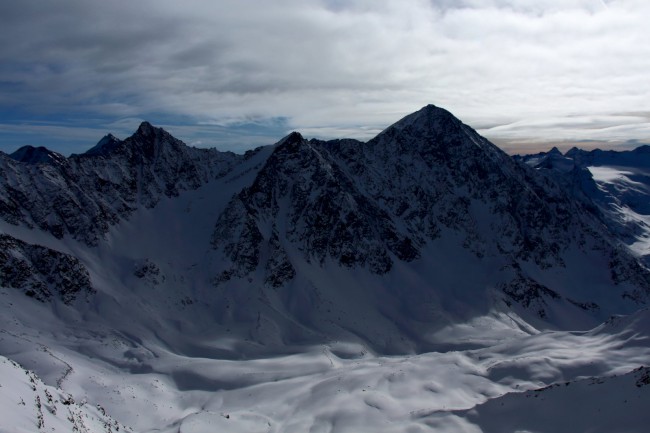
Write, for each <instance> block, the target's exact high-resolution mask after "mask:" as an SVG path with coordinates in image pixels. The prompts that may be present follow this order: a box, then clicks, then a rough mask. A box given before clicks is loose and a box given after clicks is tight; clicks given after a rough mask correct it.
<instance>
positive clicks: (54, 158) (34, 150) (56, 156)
mask: <svg viewBox="0 0 650 433" xmlns="http://www.w3.org/2000/svg"><path fill="white" fill-rule="evenodd" d="M9 157H10V158H13V159H15V160H16V161H19V162H24V163H26V164H54V165H56V164H60V163H61V162H62V161H64V160H65V157H64V156H63V155H61V154H60V153H56V152H52V151H51V150H49V149H46V148H45V147H42V146H39V147H34V146H23V147H21V148H20V149H18V150H17V151H15V152H14V153H12V154H10V155H9Z"/></svg>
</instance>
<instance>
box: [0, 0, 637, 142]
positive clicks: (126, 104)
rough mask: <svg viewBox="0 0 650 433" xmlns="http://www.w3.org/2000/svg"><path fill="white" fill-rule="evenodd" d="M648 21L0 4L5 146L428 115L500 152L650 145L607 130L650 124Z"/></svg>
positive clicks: (283, 6) (565, 15)
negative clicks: (469, 127)
mask: <svg viewBox="0 0 650 433" xmlns="http://www.w3.org/2000/svg"><path fill="white" fill-rule="evenodd" d="M649 19H650V5H648V3H647V2H645V1H636V0H618V1H606V2H605V1H601V0H593V1H592V0H539V1H536V2H521V1H516V0H482V1H478V0H463V1H453V2H452V1H447V0H430V1H427V0H400V1H398V0H373V1H370V0H350V1H345V2H344V1H339V0H320V1H319V0H278V1H274V2H263V1H259V0H239V1H234V0H220V1H218V2H214V1H207V0H206V1H197V0H189V1H184V2H177V1H171V0H155V1H154V0H139V1H137V2H134V1H124V0H116V1H110V2H95V1H87V0H86V1H81V0H77V1H73V0H60V1H56V2H44V1H40V0H39V1H35V0H21V1H19V2H3V3H1V4H0V38H2V39H1V40H2V41H3V43H2V44H0V115H2V116H3V118H0V124H4V125H3V126H2V125H0V140H1V144H0V145H1V146H6V145H7V144H8V143H7V141H8V140H10V138H11V140H16V138H17V137H19V135H18V134H20V132H19V131H15V130H16V127H17V125H26V126H24V127H25V128H28V127H29V125H35V123H34V122H35V121H38V122H41V123H42V121H43V119H49V121H51V122H53V123H54V126H56V127H57V128H59V129H54V130H53V131H59V132H53V134H54V135H53V136H52V137H59V138H60V139H61V140H63V139H64V138H65V137H66V134H71V133H72V132H73V131H74V128H76V127H77V122H79V121H81V120H84V119H90V118H92V119H93V122H92V125H94V126H93V128H91V129H97V130H101V129H103V128H106V127H108V126H110V125H111V124H113V123H114V122H118V121H119V120H120V119H133V118H135V119H143V118H147V119H150V120H151V121H153V122H157V121H158V122H163V123H166V124H169V125H174V124H175V125H177V128H178V129H179V130H181V129H182V130H183V131H184V132H185V133H186V134H187V136H186V137H182V138H185V139H186V140H188V141H190V142H196V143H199V142H200V143H199V144H203V145H215V144H220V145H224V144H225V145H226V146H232V145H233V144H234V143H236V142H237V140H238V139H239V140H240V142H241V143H244V141H245V140H253V141H255V140H260V137H263V138H264V139H267V138H268V139H271V136H272V134H275V133H283V132H286V131H288V130H290V129H299V130H302V131H305V132H306V133H307V134H310V135H314V136H328V137H329V136H341V135H352V136H356V137H358V138H367V137H369V136H371V135H372V134H374V133H375V132H376V131H378V130H380V129H381V128H383V127H384V126H386V125H387V124H389V123H391V122H393V121H395V120H396V119H398V118H399V117H400V116H402V115H404V114H406V113H408V112H411V111H414V110H416V109H418V108H419V107H421V106H422V105H424V104H426V103H435V104H437V105H441V106H444V107H446V108H448V109H450V110H451V111H453V112H454V113H455V114H457V115H458V116H459V117H461V118H462V119H463V120H465V121H467V122H468V123H470V124H475V125H477V126H481V125H490V127H484V128H483V129H482V132H483V133H484V134H486V135H488V136H489V137H492V138H495V139H497V140H502V141H504V142H505V141H508V142H511V141H521V142H526V143H538V142H540V141H543V142H553V141H571V140H587V139H589V140H600V141H603V142H612V143H614V142H623V141H625V140H629V139H639V140H647V139H648V138H650V127H649V124H650V122H649V121H648V117H647V116H641V115H630V116H626V117H621V116H618V115H617V114H616V113H623V112H637V113H638V112H648V111H650V84H648V83H649V80H647V71H648V70H650V46H649V45H648V44H647V35H648V32H647V30H646V28H647V22H648V20H649ZM3 113H4V114H3ZM18 119H21V120H24V122H22V123H21V122H18ZM71 119H72V120H74V122H73V121H71ZM273 119H283V120H282V122H277V121H276V120H273ZM566 119H569V121H567V120H566ZM615 120H617V121H619V123H616V121H615ZM199 124H201V125H211V128H212V129H211V131H212V132H213V133H214V135H213V138H212V139H211V138H210V134H209V132H207V131H206V130H205V129H202V130H201V131H202V132H201V133H199V132H196V133H193V132H191V130H190V128H189V126H191V125H199ZM242 125H253V127H252V129H251V130H255V134H253V135H252V136H253V137H257V138H255V140H254V139H253V138H251V135H250V134H248V135H247V134H246V133H245V130H246V129H245V128H242V127H241V126H242ZM255 125H257V126H255ZM269 125H271V126H269ZM280 125H281V126H280ZM42 126H43V125H42V124H40V126H38V127H34V128H33V130H32V131H31V133H32V134H34V135H35V136H38V137H43V138H44V139H45V138H47V136H46V135H43V134H42V133H40V132H39V131H43V128H42ZM230 127H233V129H232V131H229V130H228V128H230ZM260 128H262V130H264V128H267V129H265V130H266V131H267V134H260V133H259V132H260ZM7 130H14V132H13V133H12V134H13V135H8V133H7V132H6V131H7ZM66 131H67V132H66ZM197 131H198V129H197ZM118 132H119V131H118ZM231 133H232V134H235V135H234V136H231V135H230V134H231ZM237 134H241V135H237ZM81 135H83V136H85V133H84V134H81ZM81 135H80V136H78V137H77V138H76V139H79V140H80V139H81V138H80V137H81ZM69 137H70V138H71V139H73V138H74V136H73V135H69ZM225 137H229V138H228V139H227V140H226V139H225ZM238 137H239V138H238ZM274 138H276V139H277V138H279V137H274ZM228 140H229V141H228ZM18 141H20V140H18ZM73 141H74V140H73ZM225 141H228V143H225ZM45 144H46V143H45ZM251 144H252V143H251ZM255 144H259V143H255ZM3 149H4V148H3Z"/></svg>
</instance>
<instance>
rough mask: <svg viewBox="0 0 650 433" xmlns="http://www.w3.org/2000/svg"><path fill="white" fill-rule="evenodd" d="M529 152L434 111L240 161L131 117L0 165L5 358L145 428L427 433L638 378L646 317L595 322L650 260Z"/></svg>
mask: <svg viewBox="0 0 650 433" xmlns="http://www.w3.org/2000/svg"><path fill="white" fill-rule="evenodd" d="M544 156H545V157H548V158H546V160H548V161H551V162H549V163H548V164H546V163H545V164H542V165H540V164H539V163H536V164H534V165H533V166H532V167H531V166H529V165H528V164H526V162H527V161H526V160H525V159H524V160H517V159H513V158H511V157H509V156H508V155H506V154H505V153H504V152H502V151H501V150H500V149H499V148H497V147H496V146H494V145H493V144H492V143H490V142H489V141H488V140H486V139H485V138H483V137H481V136H480V135H479V134H478V133H476V131H474V130H473V129H472V128H471V127H469V126H467V125H465V124H463V123H462V122H461V121H460V120H459V119H457V118H456V117H454V116H453V115H452V114H451V113H449V112H448V111H446V110H444V109H441V108H439V107H435V106H433V105H429V106H426V107H424V108H422V109H421V110H419V111H417V112H415V113H413V114H410V115H408V116H406V117H405V118H403V119H401V120H400V121H398V122H397V123H395V124H394V125H391V126H389V127H388V128H386V129H385V130H384V131H382V132H381V133H380V134H379V135H378V136H377V137H375V138H373V139H372V140H370V141H368V142H360V141H356V140H351V139H342V140H331V141H322V140H315V139H311V140H308V139H306V138H304V137H303V136H301V135H300V134H299V133H297V132H293V133H291V134H289V135H288V136H286V137H285V138H283V139H282V140H280V141H279V142H278V143H276V144H274V145H271V146H265V147H261V148H258V149H255V150H252V151H249V152H247V153H246V154H244V155H235V154H232V153H227V152H219V151H217V150H215V149H195V148H192V147H188V146H186V145H185V144H184V143H182V142H181V141H180V140H178V139H176V138H174V137H172V136H171V135H170V134H169V133H167V132H166V131H164V130H163V129H161V128H156V127H154V126H153V125H151V124H149V123H147V122H144V123H142V124H141V125H140V127H139V128H138V130H137V131H136V132H135V133H134V134H133V135H132V136H131V137H128V138H126V139H124V140H119V139H117V138H115V137H114V136H112V135H110V134H109V135H107V136H106V137H104V138H103V139H101V140H100V142H99V143H98V144H97V145H96V146H94V147H93V148H91V149H90V150H89V151H88V152H86V153H83V154H80V155H72V156H70V157H68V158H63V159H62V160H60V161H59V162H58V163H56V164H50V163H47V164H41V163H37V164H33V163H29V162H26V161H18V160H16V159H14V158H11V157H9V156H7V155H4V154H0V269H2V275H1V276H0V308H1V309H2V311H3V314H2V315H0V329H2V330H3V332H2V333H0V355H2V356H5V357H7V358H8V359H10V360H12V361H13V362H17V363H20V365H21V367H20V368H23V369H27V370H33V371H35V373H36V374H38V376H39V377H40V378H41V379H42V380H43V382H44V383H45V384H47V386H50V387H53V388H56V392H61V393H69V394H71V395H73V396H74V398H75V401H81V400H82V399H83V398H86V399H87V400H88V401H92V402H93V404H96V403H98V404H101V406H102V407H105V408H106V411H107V413H110V414H112V416H113V417H115V419H117V420H119V421H120V422H121V423H123V424H125V425H130V426H132V427H133V428H134V429H136V430H142V431H152V430H157V431H179V430H181V431H186V430H187V431H203V430H202V429H207V428H208V426H210V428H211V429H215V428H217V429H218V428H221V429H223V430H228V431H278V432H279V431H282V432H285V431H309V430H310V429H312V430H315V431H317V430H319V429H321V430H323V429H324V430H327V429H330V430H333V429H334V428H335V426H339V427H340V429H342V430H343V431H345V429H348V430H347V431H358V430H359V429H360V428H362V427H363V426H367V425H372V426H374V427H376V428H375V429H374V430H376V431H381V430H382V429H384V431H406V430H408V429H409V428H412V429H416V428H417V429H420V430H424V431H427V430H431V429H435V425H436V423H438V422H439V421H440V420H439V419H438V415H440V416H442V417H443V418H444V420H445V422H447V421H449V422H452V424H445V425H446V426H447V427H449V425H453V423H455V422H458V423H459V424H458V425H467V424H463V423H474V424H476V423H475V422H474V421H475V420H474V419H472V418H471V416H472V414H469V415H467V414H465V413H464V412H457V411H463V410H470V409H472V408H475V407H476V408H480V407H481V406H480V405H482V404H483V403H485V402H486V401H488V400H489V401H492V400H493V399H499V398H501V397H504V396H506V395H507V394H508V393H515V392H522V391H532V390H534V389H539V388H542V387H545V386H548V385H552V384H554V383H556V382H557V381H560V380H564V381H576V383H578V381H580V380H582V379H584V377H583V376H584V374H586V373H585V372H588V373H589V374H591V375H593V376H598V377H609V376H611V375H612V374H619V373H621V374H623V373H625V374H628V373H629V374H630V375H634V374H637V373H631V372H632V371H633V370H634V369H636V368H638V367H639V362H642V360H643V359H647V356H648V354H649V352H648V351H647V347H646V346H647V345H645V343H639V342H641V341H645V340H644V338H645V336H647V335H648V334H650V330H648V329H646V328H647V326H645V325H644V326H642V327H641V328H640V329H638V332H637V333H636V334H634V335H632V334H630V333H629V332H627V331H625V332H622V331H621V330H620V329H619V328H616V329H614V328H606V330H602V329H605V328H597V327H598V326H599V325H600V324H601V323H602V322H605V321H606V320H607V319H608V318H609V317H610V316H611V315H613V314H627V315H632V316H630V317H645V316H643V314H646V313H635V312H637V310H639V309H640V308H642V307H643V306H644V305H646V304H647V302H648V295H649V294H650V274H649V273H648V269H647V268H646V266H645V265H644V263H643V262H642V261H640V260H639V259H640V258H639V256H638V255H636V254H635V253H634V249H631V248H630V246H629V245H628V244H626V243H625V242H626V241H625V238H624V237H621V232H620V231H618V230H616V227H615V225H613V224H612V223H610V222H608V221H609V219H608V218H609V216H608V214H606V213H604V212H603V208H602V206H601V204H600V202H598V201H597V196H596V195H595V194H594V193H595V191H596V190H597V191H601V189H600V187H599V185H598V184H597V183H594V182H595V181H594V180H593V176H592V175H591V172H590V171H589V169H587V168H583V167H579V166H576V167H574V166H573V165H572V166H571V168H570V169H568V170H555V169H554V168H553V167H555V162H554V161H562V164H564V165H563V167H565V168H566V167H568V165H566V164H565V163H566V161H565V160H564V159H566V158H567V157H566V156H563V155H561V154H559V151H552V152H549V154H548V155H544ZM540 158H541V157H540ZM539 162H540V163H541V162H542V161H539ZM549 167H550V168H549ZM588 185H592V186H593V187H594V188H595V190H594V191H592V190H590V189H589V188H588ZM615 192H616V190H615V189H612V194H614V193H615ZM26 295H27V296H26ZM634 314H636V316H634ZM646 315H647V314H646ZM634 323H646V322H645V321H644V320H640V322H634ZM630 326H632V325H630ZM634 326H636V325H634ZM590 329H595V330H592V331H589V330H590ZM635 329H636V328H635ZM637 343H638V344H637ZM616 348H625V350H624V352H625V353H623V352H618V351H617V349H616ZM621 350H623V349H621ZM581 351H582V352H581ZM579 353H587V354H589V356H588V357H587V358H585V359H582V360H580V359H578V360H577V361H575V362H573V361H571V362H569V361H567V359H569V358H570V359H573V358H580V356H578V354H579ZM567 354H569V355H567ZM567 357H568V358H567ZM644 357H645V358H644ZM594 359H596V360H598V361H597V362H596V364H593V362H592V361H593V360H594ZM583 361H584V362H583ZM590 362H591V363H592V364H593V365H592V364H590ZM17 371H18V370H17ZM12 375H13V373H12ZM637 376H638V374H637ZM12 377H13V376H12ZM631 377H632V376H628V378H631ZM634 377H636V376H634ZM629 380H632V379H629ZM629 380H628V379H625V381H626V382H625V383H627V382H628V381H629ZM635 380H637V379H635ZM580 383H582V382H580ZM616 383H617V382H616ZM616 386H618V385H616ZM580 387H582V385H579V386H578V387H576V388H580ZM3 388H4V387H3ZM580 389H582V388H580ZM1 390H2V389H0V391H1ZM451 390H454V391H453V392H451ZM456 390H458V391H456ZM2 392H5V391H2ZM48 392H54V390H53V389H51V390H49V391H48ZM409 395H410V396H412V397H408V396H409ZM278 396H282V397H281V398H278ZM504 398H506V397H504ZM640 398H642V401H647V400H643V399H646V397H645V395H644V396H642V397H640ZM494 401H499V400H494ZM488 409H489V408H488ZM488 409H485V410H486V411H487V412H486V413H492V412H490V411H489V410H488ZM480 410H483V409H480ZM405 414H408V415H405ZM375 415H376V416H375ZM466 415H467V416H466ZM25 416H28V415H25ZM89 416H95V415H89ZM33 421H34V423H37V422H38V420H37V419H35V420H33ZM21 422H22V421H21ZM440 422H442V421H440ZM368 423H370V424H368ZM440 425H442V424H440ZM477 425H478V424H477ZM0 426H2V427H4V424H2V423H1V422H0ZM215 426H216V427H215ZM382 426H383V427H382ZM386 426H390V427H386ZM486 426H487V424H486ZM339 427H337V428H339ZM364 428H366V427H364ZM445 428H446V427H445ZM449 428H450V430H449V431H454V429H453V428H451V427H449ZM468 428H469V427H468ZM476 428H483V427H476ZM486 428H487V427H486ZM100 431H101V430H100ZM440 431H444V429H441V430H440ZM456 431H458V429H456Z"/></svg>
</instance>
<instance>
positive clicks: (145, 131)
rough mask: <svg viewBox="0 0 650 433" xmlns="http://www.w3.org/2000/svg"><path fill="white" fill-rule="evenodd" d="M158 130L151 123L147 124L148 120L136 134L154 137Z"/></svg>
mask: <svg viewBox="0 0 650 433" xmlns="http://www.w3.org/2000/svg"><path fill="white" fill-rule="evenodd" d="M156 129H159V128H155V127H154V126H153V125H152V124H151V123H149V122H147V121H146V120H145V121H144V122H142V123H141V124H140V126H139V127H138V130H137V131H136V132H135V133H136V135H142V136H145V137H146V136H149V135H153V134H154V133H155V131H156Z"/></svg>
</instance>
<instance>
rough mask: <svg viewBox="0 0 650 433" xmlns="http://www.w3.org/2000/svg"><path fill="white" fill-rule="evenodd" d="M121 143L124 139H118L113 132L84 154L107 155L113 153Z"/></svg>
mask: <svg viewBox="0 0 650 433" xmlns="http://www.w3.org/2000/svg"><path fill="white" fill-rule="evenodd" d="M120 144H122V140H120V139H118V138H117V137H115V136H114V135H113V134H107V135H105V136H104V137H103V138H102V139H101V140H99V141H98V142H97V144H96V145H95V146H93V147H92V148H90V149H88V150H87V151H86V152H85V153H84V155H87V156H95V155H107V154H109V153H111V152H112V151H113V150H114V149H115V148H117V147H118V146H119V145H120Z"/></svg>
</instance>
